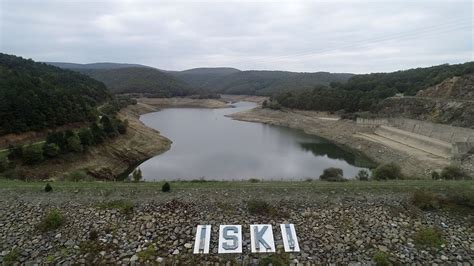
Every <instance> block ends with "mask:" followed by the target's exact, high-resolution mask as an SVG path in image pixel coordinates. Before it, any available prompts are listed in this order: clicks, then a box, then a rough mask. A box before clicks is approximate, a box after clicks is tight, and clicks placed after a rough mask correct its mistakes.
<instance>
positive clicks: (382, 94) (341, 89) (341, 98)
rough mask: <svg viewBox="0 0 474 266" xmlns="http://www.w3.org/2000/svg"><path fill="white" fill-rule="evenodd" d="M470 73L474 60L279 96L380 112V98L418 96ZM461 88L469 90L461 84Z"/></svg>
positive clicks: (293, 104)
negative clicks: (402, 95) (431, 87)
mask: <svg viewBox="0 0 474 266" xmlns="http://www.w3.org/2000/svg"><path fill="white" fill-rule="evenodd" d="M470 73H474V62H468V63H464V64H456V65H448V64H445V65H439V66H433V67H427V68H416V69H409V70H404V71H396V72H391V73H372V74H365V75H356V76H353V77H351V78H350V79H349V80H348V81H347V82H346V83H331V84H330V86H329V87H322V88H315V89H309V90H302V91H300V92H294V91H293V92H290V93H281V94H279V95H277V96H276V97H275V99H276V100H277V101H278V102H279V103H280V104H281V105H283V106H285V107H289V108H296V109H306V110H316V111H342V110H344V111H346V112H357V111H375V112H377V111H378V110H379V109H380V107H379V105H380V104H379V103H380V101H382V100H383V99H386V98H389V97H392V96H395V95H396V94H397V93H402V94H404V95H415V94H416V93H417V92H418V91H420V90H422V89H425V88H427V87H430V86H434V85H436V84H438V83H440V82H443V81H444V80H446V79H449V78H453V77H455V76H461V75H465V74H470ZM467 83H469V82H467ZM458 87H459V88H462V89H463V90H464V89H465V87H464V85H463V84H461V83H459V85H458Z"/></svg>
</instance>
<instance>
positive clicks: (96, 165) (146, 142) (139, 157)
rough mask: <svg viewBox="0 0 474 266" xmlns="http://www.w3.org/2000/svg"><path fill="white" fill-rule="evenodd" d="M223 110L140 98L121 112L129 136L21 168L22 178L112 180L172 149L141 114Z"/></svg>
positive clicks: (204, 102)
mask: <svg viewBox="0 0 474 266" xmlns="http://www.w3.org/2000/svg"><path fill="white" fill-rule="evenodd" d="M170 107H180V108H184V107H192V108H224V107H227V103H226V102H225V101H224V100H220V99H219V100H217V99H190V98H140V99H138V103H137V104H136V105H130V106H128V107H126V108H124V109H123V110H121V111H120V112H119V113H118V116H119V118H120V119H122V120H125V119H126V120H128V123H129V124H128V125H129V126H128V128H127V133H126V134H125V135H120V136H118V137H117V138H115V139H111V140H107V141H106V142H105V143H104V144H101V145H99V146H95V147H91V148H89V149H88V150H87V151H86V152H84V153H81V154H66V155H64V156H61V157H60V158H58V159H53V160H48V161H45V162H43V163H41V164H40V165H36V166H22V167H21V171H22V175H24V176H26V177H28V178H30V179H50V178H51V179H62V178H64V177H66V176H68V175H70V174H71V173H74V172H77V171H83V172H86V173H87V174H89V175H90V176H93V177H95V178H97V179H102V180H113V179H114V178H116V177H117V176H119V175H121V174H122V173H124V172H125V171H127V170H129V169H130V168H131V167H134V166H136V165H137V164H139V163H140V162H142V161H144V160H147V159H149V158H151V157H153V156H156V155H158V154H160V153H163V152H165V151H167V150H169V148H170V147H171V143H172V142H171V140H169V139H168V138H166V137H164V136H162V135H161V134H160V132H159V131H157V130H154V129H152V128H149V127H147V126H145V125H144V124H143V123H142V122H141V121H140V120H139V118H140V115H142V114H145V113H150V112H156V111H158V110H159V109H160V108H170Z"/></svg>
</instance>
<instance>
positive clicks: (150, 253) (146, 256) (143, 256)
mask: <svg viewBox="0 0 474 266" xmlns="http://www.w3.org/2000/svg"><path fill="white" fill-rule="evenodd" d="M137 255H138V258H139V259H140V261H143V262H145V261H149V260H151V259H152V258H153V257H154V256H155V255H156V248H155V246H153V245H150V246H148V247H147V248H146V249H144V250H142V251H140V252H138V254H137Z"/></svg>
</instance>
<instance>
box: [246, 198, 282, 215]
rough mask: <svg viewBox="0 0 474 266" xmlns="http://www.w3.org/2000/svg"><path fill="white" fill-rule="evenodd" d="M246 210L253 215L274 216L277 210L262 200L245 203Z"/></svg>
mask: <svg viewBox="0 0 474 266" xmlns="http://www.w3.org/2000/svg"><path fill="white" fill-rule="evenodd" d="M247 210H248V211H249V213H250V214H253V215H262V216H270V217H273V216H276V214H277V210H276V208H275V207H273V206H272V205H270V204H269V203H268V202H266V201H264V200H258V199H252V200H249V201H247Z"/></svg>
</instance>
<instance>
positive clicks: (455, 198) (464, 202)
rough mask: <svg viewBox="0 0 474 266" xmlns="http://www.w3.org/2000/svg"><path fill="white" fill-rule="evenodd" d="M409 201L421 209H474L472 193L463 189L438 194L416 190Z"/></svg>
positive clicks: (473, 194) (473, 195)
mask: <svg viewBox="0 0 474 266" xmlns="http://www.w3.org/2000/svg"><path fill="white" fill-rule="evenodd" d="M411 202H412V204H413V205H415V206H417V207H418V208H420V209H422V210H436V209H441V208H448V209H462V210H467V211H474V193H468V192H463V191H459V192H454V191H452V192H448V193H438V194H436V193H433V192H430V191H416V192H414V193H413V196H412V198H411Z"/></svg>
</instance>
